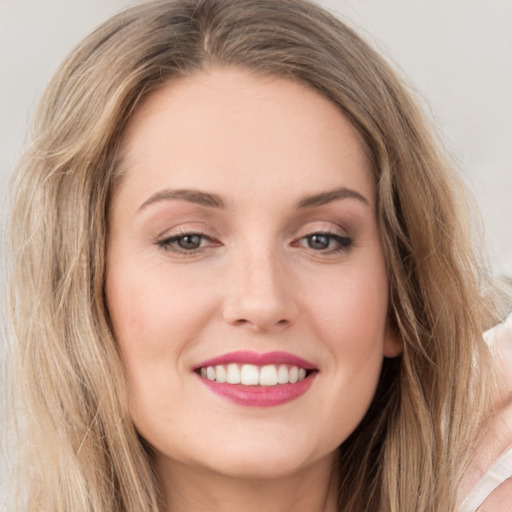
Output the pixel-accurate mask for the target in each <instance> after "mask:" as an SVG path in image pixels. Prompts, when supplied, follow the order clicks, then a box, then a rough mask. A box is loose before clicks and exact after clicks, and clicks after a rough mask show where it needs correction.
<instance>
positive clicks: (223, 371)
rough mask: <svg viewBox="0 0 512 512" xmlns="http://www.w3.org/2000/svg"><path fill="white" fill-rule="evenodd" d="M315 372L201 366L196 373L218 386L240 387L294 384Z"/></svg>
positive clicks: (281, 367)
mask: <svg viewBox="0 0 512 512" xmlns="http://www.w3.org/2000/svg"><path fill="white" fill-rule="evenodd" d="M314 372H315V373H316V370H310V369H306V368H302V367H299V366H295V365H289V364H266V365H262V366H258V365H254V364H240V363H230V364H218V365H215V366H202V367H200V368H198V369H197V370H196V373H197V374H198V375H200V376H201V377H202V378H203V379H207V380H209V381H212V382H217V383H219V384H224V383H226V384H241V385H242V386H265V387H271V386H279V385H283V384H296V383H298V382H301V381H303V380H304V379H306V378H307V377H309V376H310V375H311V374H312V373H314Z"/></svg>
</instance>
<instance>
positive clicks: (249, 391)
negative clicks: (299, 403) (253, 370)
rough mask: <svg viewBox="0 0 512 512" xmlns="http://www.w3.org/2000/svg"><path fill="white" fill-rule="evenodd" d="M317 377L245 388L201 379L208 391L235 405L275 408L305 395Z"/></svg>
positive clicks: (314, 374) (309, 376) (311, 376)
mask: <svg viewBox="0 0 512 512" xmlns="http://www.w3.org/2000/svg"><path fill="white" fill-rule="evenodd" d="M315 376H316V372H314V373H312V374H310V375H308V376H307V377H306V378H305V379H304V380H301V381H300V382H296V383H295V384H278V385H277V386H243V385H242V384H226V383H219V382H215V381H213V380H208V379H204V378H202V377H199V378H200V379H201V382H202V383H203V384H204V385H205V386H206V387H207V388H208V389H210V390H211V391H213V392H214V393H216V394H217V395H220V396H222V397H223V398H226V399H227V400H230V401H231V402H234V403H235V404H238V405H245V406H248V407H274V406H276V405H282V404H286V403H288V402H291V401H292V400H295V399H296V398H299V397H300V396H301V395H303V394H304V393H305V392H306V391H307V390H308V389H309V388H310V387H311V384H313V380H314V378H315Z"/></svg>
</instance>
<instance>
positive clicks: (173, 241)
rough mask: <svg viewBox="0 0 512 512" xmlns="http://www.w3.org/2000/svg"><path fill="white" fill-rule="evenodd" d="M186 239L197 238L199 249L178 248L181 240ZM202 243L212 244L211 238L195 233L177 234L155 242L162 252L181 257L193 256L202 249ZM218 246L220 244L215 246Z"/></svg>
mask: <svg viewBox="0 0 512 512" xmlns="http://www.w3.org/2000/svg"><path fill="white" fill-rule="evenodd" d="M187 237H197V238H199V239H200V245H199V247H195V248H193V249H185V248H183V247H180V246H179V243H180V241H181V240H184V239H186V238H187ZM203 242H214V240H213V238H211V237H209V236H208V235H205V234H204V233H196V232H190V233H189V232H186V233H179V234H177V235H173V236H170V237H167V238H164V239H162V240H158V241H157V245H158V246H159V247H160V248H161V249H163V250H164V251H168V252H173V253H176V254H183V255H193V254H196V253H198V252H200V251H201V250H202V249H203ZM215 245H220V244H215Z"/></svg>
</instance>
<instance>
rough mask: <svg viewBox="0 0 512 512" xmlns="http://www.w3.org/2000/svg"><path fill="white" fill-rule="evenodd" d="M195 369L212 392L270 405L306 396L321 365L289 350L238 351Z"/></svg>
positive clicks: (250, 403) (247, 402)
mask: <svg viewBox="0 0 512 512" xmlns="http://www.w3.org/2000/svg"><path fill="white" fill-rule="evenodd" d="M193 371H194V372H195V373H196V374H197V375H198V376H199V377H200V378H201V382H202V383H203V384H204V385H205V386H207V387H208V388H209V389H210V390H211V391H213V392H214V393H216V394H218V395H220V396H222V397H224V398H226V399H228V400H230V401H232V402H234V403H236V404H239V405H246V406H250V407H271V406H275V405H280V404H284V403H287V402H289V401H291V400H294V399H295V398H298V397H300V396H301V395H303V394H304V393H305V392H306V391H307V390H308V389H309V388H310V387H311V385H312V383H313V380H314V378H315V376H316V374H317V373H318V368H317V367H316V366H315V365H314V364H313V363H311V362H309V361H307V360H305V359H303V358H301V357H298V356H295V355H293V354H289V353H287V352H267V353H257V352H249V351H237V352H231V353H229V354H225V355H222V356H220V357H215V358H213V359H209V360H207V361H203V362H202V363H200V364H198V365H195V366H194V367H193Z"/></svg>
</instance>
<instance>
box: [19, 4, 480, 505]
mask: <svg viewBox="0 0 512 512" xmlns="http://www.w3.org/2000/svg"><path fill="white" fill-rule="evenodd" d="M218 65H222V66H237V67H242V68H245V69H248V70H250V71H251V72H253V73H257V74H264V75H279V76H282V77H288V78H289V79H291V80H296V81H300V82H302V83H305V84H308V85H309V86H310V87H313V88H314V89H316V90H318V91H320V92H321V93H322V94H323V95H325V96H326V97H327V98H329V99H330V100H331V101H333V102H334V103H335V104H336V105H338V106H339V108H340V110H341V112H343V114H344V115H345V116H346V117H347V118H348V119H349V120H350V122H351V123H352V124H353V126H354V127H355V128H356V130H357V131H358V133H359V135H360V137H361V140H362V141H363V142H364V144H365V147H366V150H367V152H368V155H369V157H370V159H371V161H372V163H373V168H374V172H375V181H376V184H377V190H378V217H379V223H380V229H381V235H382V240H383V245H384V250H385V255H386V262H387V268H388V277H389V290H390V312H389V320H390V322H391V323H392V325H393V327H394V328H395V329H396V330H397V333H398V334H399V335H400V337H401V339H402V341H403V347H404V350H403V355H402V356H400V357H399V358H396V359H390V360H386V361H385V363H384V368H383V372H382V376H381V382H380V385H379V389H378V391H377V394H376V396H375V399H374V401H373V403H372V405H371V407H370V409H369V411H368V413H367V415H366V417H365V419H364V420H363V422H362V423H361V424H360V425H359V427H358V428H357V429H356V431H355V432H354V433H353V434H352V435H351V436H350V437H349V439H347V440H346V441H345V442H344V443H343V445H342V446H341V447H340V457H339V460H340V462H339V465H340V472H339V474H340V475H341V481H340V490H339V496H340V498H339V503H340V506H339V510H340V511H344V512H347V511H351V512H358V511H376V510H379V511H381V512H387V511H390V512H391V511H394V512H398V511H400V512H403V511H415V512H421V511H429V512H433V511H444V512H445V511H447V510H451V509H453V506H454V502H455V492H456V485H457V482H458V480H459V478H460V472H461V470H462V468H463V467H464V465H465V463H466V462H467V459H468V453H469V450H470V449H471V447H472V445H473V444H474V440H475V436H476V431H477V430H476V429H477V427H478V425H479V420H480V418H481V417H482V411H483V407H484V405H485V401H486V400H487V398H488V396H487V385H486V377H485V372H486V371H487V369H488V368H489V365H490V363H489V361H488V354H487V351H486V349H485V347H484V345H483V342H482V339H481V336H480V333H481V331H482V329H483V328H484V327H487V326H488V322H489V321H490V313H489V311H490V309H489V307H488V302H487V301H486V300H485V299H484V298H483V293H482V289H483V285H484V284H485V283H484V282H483V281H482V276H483V274H481V273H480V271H479V270H478V268H479V267H478V265H477V262H476V261H475V258H474V256H473V254H474V252H473V249H472V246H471V242H470V238H469V231H468V229H467V227H465V226H464V225H463V224H462V222H463V221H464V219H465V215H464V212H463V211H460V210H461V205H462V202H461V199H460V198H461V186H460V184H459V182H458V180H457V178H456V176H455V175H454V173H453V172H452V171H451V170H450V166H449V165H448V164H447V162H446V161H445V159H444V158H443V156H442V154H441V152H440V151H439V149H438V144H437V142H436V141H435V140H434V138H433V137H432V135H431V133H430V129H429V128H428V125H427V123H426V121H425V119H424V118H423V116H422V114H421V112H420V110H419V109H418V107H417V106H416V104H415V103H414V102H413V101H412V99H411V98H410V95H409V93H408V92H407V91H406V89H405V87H404V86H403V84H402V81H401V80H400V79H399V78H397V76H396V75H395V73H394V72H393V71H392V70H391V69H390V68H389V66H388V65H387V64H386V63H385V62H384V61H383V59H382V58H381V57H380V56H379V55H378V54H377V53H376V52H375V51H374V50H372V49H371V48H370V47H369V46H368V45H367V44H366V43H365V42H364V41H362V40H361V38H360V37H358V36H357V35H356V34H355V33H354V32H353V31H352V30H351V29H349V28H348V27H347V26H345V25H344V24H343V23H342V22H341V21H339V20H337V19H336V18H335V17H333V16H332V15H330V14H329V13H327V12H326V11H324V10H323V9H321V8H319V7H317V6H316V5H314V4H312V3H309V2H307V1H305V0H280V1H275V0H226V1H222V0H181V1H174V0H164V1H146V2H143V3H141V4H140V5H138V6H134V7H132V8H130V9H127V10H126V11H124V12H122V13H120V14H118V15H117V16H115V17H114V18H112V19H110V20H109V21H107V22H106V23H105V24H104V25H102V26H101V27H100V28H98V29H97V30H96V31H95V32H93V33H92V34H91V35H90V36H89V37H87V38H86V39H85V40H84V41H83V43H82V44H81V45H80V46H79V47H78V48H76V49H75V50H74V52H73V53H72V54H71V56H70V57H69V58H68V59H67V60H66V61H65V62H64V63H63V65H62V66H61V68H60V69H59V70H58V72H57V74H56V75H55V77H54V79H53V80H52V82H51V83H50V85H49V87H48V89H47V91H46V93H45V95H44V97H43V98H42V101H41V104H40V107H39V110H38V112H37V115H36V122H35V127H34V134H33V143H32V146H31V147H30V148H29V150H28V152H27V154H26V155H25V157H24V159H23V161H22V163H21V165H20V169H19V174H18V176H17V183H16V189H15V194H14V198H13V207H12V220H11V231H10V239H11V269H10V276H9V279H10V288H9V308H10V315H11V318H12V336H13V352H14V354H13V372H12V374H13V378H14V379H15V386H13V388H12V390H13V392H14V393H15V394H14V401H15V403H16V404H22V407H18V406H17V407H16V408H17V409H19V411H18V414H17V417H18V418H19V421H18V427H19V430H20V432H21V439H22V441H23V442H22V443H21V446H20V449H23V454H24V455H25V460H24V462H22V464H21V465H20V467H21V468H22V471H23V479H22V481H21V485H22V486H23V488H24V489H25V491H24V492H23V494H24V495H25V496H24V499H25V501H26V503H27V504H26V510H28V511H29V512H36V511H37V512H41V511H48V512H49V511H52V512H69V511H73V512H86V511H93V510H94V511H96V512H107V511H108V512H111V511H116V512H140V511H151V512H157V511H160V510H161V506H162V505H161V502H160V498H159V492H158V489H159V485H158V481H157V478H156V476H155V475H154V473H153V469H152V464H151V457H150V454H149V450H147V449H146V447H145V445H144V441H143V440H141V439H140V438H139V437H138V435H137V432H136V431H135V429H134V426H133V424H132V422H131V420H130V416H129V413H128V407H127V399H126V390H125V381H124V373H123V368H122V365H121V362H120V358H119V354H118V350H117V346H116V343H115V340H114V337H113V333H112V329H111V325H110V321H109V316H108V311H107V307H106V303H105V297H104V289H103V286H104V271H105V240H106V236H107V231H108V208H109V197H110V195H111V193H112V189H113V187H114V186H115V183H116V179H117V177H118V176H119V168H120V165H121V162H120V141H121V137H122V134H123V130H124V127H125V126H126V124H127V122H128V120H129V119H130V117H131V115H132V114H133V112H134V110H135V109H136V108H137V106H138V105H139V104H140V102H141V101H142V100H143V99H144V98H145V97H147V95H148V94H151V92H153V91H155V90H157V89H158V88H160V87H162V86H163V85H164V84H166V83H168V82H169V81H170V80H172V79H173V78H175V77H179V76H183V75H190V74H193V73H196V72H200V71H201V70H205V69H207V68H208V67H212V66H218Z"/></svg>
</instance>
